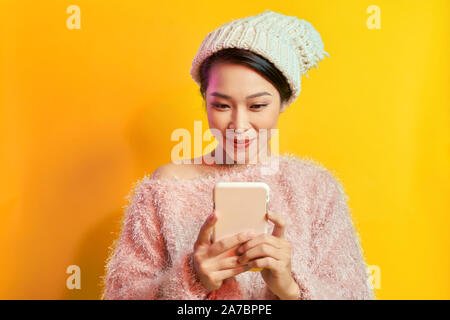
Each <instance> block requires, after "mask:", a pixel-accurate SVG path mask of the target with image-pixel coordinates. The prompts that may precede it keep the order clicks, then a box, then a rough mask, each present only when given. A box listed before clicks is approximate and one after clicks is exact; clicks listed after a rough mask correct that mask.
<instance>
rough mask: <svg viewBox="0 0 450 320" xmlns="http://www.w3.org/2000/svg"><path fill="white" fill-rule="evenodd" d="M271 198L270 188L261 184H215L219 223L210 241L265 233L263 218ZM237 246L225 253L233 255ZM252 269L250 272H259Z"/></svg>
mask: <svg viewBox="0 0 450 320" xmlns="http://www.w3.org/2000/svg"><path fill="white" fill-rule="evenodd" d="M269 199H270V188H269V186H268V185H267V184H266V183H264V182H217V183H216V185H215V186H214V192H213V201H214V208H215V210H216V215H217V217H218V220H217V222H216V225H215V228H214V230H213V234H212V242H216V241H218V240H220V239H222V238H224V237H228V236H232V235H235V234H237V233H240V232H248V231H253V232H255V234H260V233H267V231H268V223H267V220H266V218H265V214H266V212H267V205H268V203H269ZM238 247H239V246H237V247H235V248H232V249H231V250H228V251H227V252H225V253H224V255H225V256H233V255H236V253H235V250H236V249H237V248H238ZM261 270H262V268H252V269H250V270H249V271H261Z"/></svg>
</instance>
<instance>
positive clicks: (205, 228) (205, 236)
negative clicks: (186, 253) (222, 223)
mask: <svg viewBox="0 0 450 320" xmlns="http://www.w3.org/2000/svg"><path fill="white" fill-rule="evenodd" d="M216 222H217V215H216V212H215V211H214V212H213V213H212V214H211V215H210V216H209V217H208V218H207V219H206V221H205V223H203V225H202V227H201V229H200V232H199V233H198V238H197V241H196V242H195V245H196V246H198V245H201V244H210V235H211V232H212V230H213V228H214V225H215V224H216Z"/></svg>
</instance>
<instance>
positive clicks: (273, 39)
mask: <svg viewBox="0 0 450 320" xmlns="http://www.w3.org/2000/svg"><path fill="white" fill-rule="evenodd" d="M225 48H242V49H247V50H250V51H252V52H255V53H257V54H259V55H261V56H263V57H264V58H266V59H268V60H269V61H270V62H272V63H273V64H274V65H275V66H276V67H277V68H278V69H279V70H280V71H281V72H282V73H283V75H284V76H285V77H286V79H287V81H288V83H289V85H290V88H291V90H292V96H291V97H290V99H289V100H288V101H287V105H289V104H291V103H293V102H294V101H295V100H296V99H297V97H298V95H299V94H300V90H301V76H302V75H303V74H305V73H306V72H308V70H310V69H311V68H312V67H316V68H317V64H318V62H319V61H321V60H322V59H323V58H324V57H325V55H326V56H328V57H329V56H330V55H329V54H328V53H327V52H325V51H324V44H323V42H322V39H321V37H320V34H319V33H318V32H317V31H316V29H314V27H313V26H312V24H311V23H309V22H307V21H305V20H303V19H298V18H296V17H294V16H286V15H283V14H280V13H276V12H274V11H271V10H269V9H266V11H264V12H263V13H260V14H258V15H255V16H248V17H245V18H242V19H238V20H233V21H231V22H228V23H225V24H223V25H222V26H221V27H219V28H217V29H216V30H214V31H212V32H210V33H209V34H208V35H207V36H206V37H205V39H204V40H203V41H202V43H201V44H200V49H199V50H198V52H197V54H196V56H195V58H194V60H193V62H192V67H191V76H192V78H193V79H194V81H195V82H196V83H197V84H198V85H200V76H199V71H200V66H201V63H202V62H203V61H204V60H205V59H206V58H207V57H209V56H210V55H212V54H213V53H215V52H217V51H219V50H221V49H225ZM306 76H308V75H306Z"/></svg>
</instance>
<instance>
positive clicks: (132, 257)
mask: <svg viewBox="0 0 450 320" xmlns="http://www.w3.org/2000/svg"><path fill="white" fill-rule="evenodd" d="M152 177H153V176H152ZM152 177H150V178H147V177H145V178H143V180H142V181H141V182H137V186H136V185H135V187H134V192H132V193H131V194H129V195H128V200H129V204H128V206H127V207H126V209H125V218H124V220H123V224H122V231H121V234H120V237H118V238H117V240H116V241H115V244H114V245H113V247H115V248H114V249H113V251H112V252H111V253H110V256H109V257H108V259H107V264H106V267H105V269H106V275H105V276H104V277H103V293H102V297H101V299H104V300H122V299H124V300H125V299H126V300H150V299H193V300H195V299H207V298H208V290H206V289H205V288H204V287H203V285H202V284H201V282H200V281H199V280H198V278H197V276H196V274H195V271H194V269H193V264H192V263H193V260H192V258H193V253H192V252H189V251H187V252H183V253H182V254H181V255H180V257H179V258H178V259H176V260H175V261H174V262H170V261H168V260H169V259H168V257H167V249H166V247H165V241H164V238H163V235H162V232H161V224H160V220H159V219H158V215H157V200H156V197H155V192H156V191H157V187H156V186H154V185H153V184H152V182H154V181H155V180H153V179H152ZM130 199H131V200H130Z"/></svg>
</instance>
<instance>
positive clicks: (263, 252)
mask: <svg viewBox="0 0 450 320" xmlns="http://www.w3.org/2000/svg"><path fill="white" fill-rule="evenodd" d="M263 257H271V258H274V259H275V260H282V259H284V257H285V256H284V254H283V251H282V250H280V249H277V248H275V247H273V246H271V245H269V244H266V243H263V244H260V245H258V246H256V247H254V248H251V249H250V250H248V251H246V252H245V253H244V254H243V255H241V256H240V257H239V259H238V262H239V263H240V264H247V262H249V261H251V260H254V259H256V258H263Z"/></svg>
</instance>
